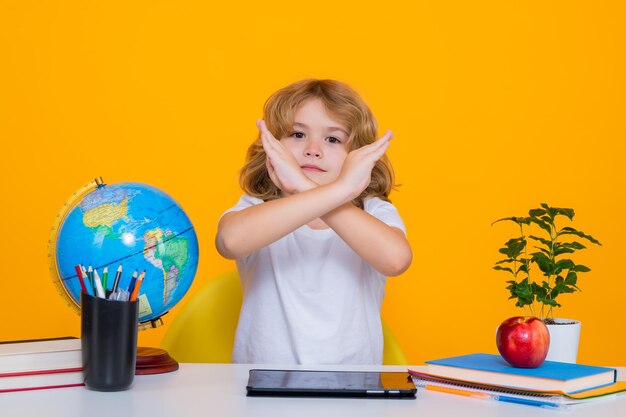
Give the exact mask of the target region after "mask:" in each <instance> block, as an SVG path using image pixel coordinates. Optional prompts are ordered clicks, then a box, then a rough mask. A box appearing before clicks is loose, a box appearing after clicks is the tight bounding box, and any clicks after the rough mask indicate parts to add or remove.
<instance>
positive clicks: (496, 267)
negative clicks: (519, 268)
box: [493, 265, 515, 275]
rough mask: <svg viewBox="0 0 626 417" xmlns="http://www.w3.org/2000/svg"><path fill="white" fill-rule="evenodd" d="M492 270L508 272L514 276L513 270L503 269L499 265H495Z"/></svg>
mask: <svg viewBox="0 0 626 417" xmlns="http://www.w3.org/2000/svg"><path fill="white" fill-rule="evenodd" d="M493 269H495V270H496V271H506V272H510V273H511V274H513V275H515V273H514V272H513V270H512V269H511V268H505V267H502V266H499V265H496V266H494V267H493Z"/></svg>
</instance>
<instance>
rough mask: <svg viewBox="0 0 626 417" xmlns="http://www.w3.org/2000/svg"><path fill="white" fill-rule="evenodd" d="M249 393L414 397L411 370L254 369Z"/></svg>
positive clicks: (249, 381) (249, 384)
mask: <svg viewBox="0 0 626 417" xmlns="http://www.w3.org/2000/svg"><path fill="white" fill-rule="evenodd" d="M246 388H247V390H248V394H249V395H291V396H293V395H304V396H311V395H317V396H352V397H354V396H356V397H414V396H415V392H416V389H415V385H414V384H413V381H412V380H411V377H410V375H409V374H408V373H407V372H369V371H300V370H297V371H296V370H277V369H252V370H250V377H249V379H248V386H247V387H246Z"/></svg>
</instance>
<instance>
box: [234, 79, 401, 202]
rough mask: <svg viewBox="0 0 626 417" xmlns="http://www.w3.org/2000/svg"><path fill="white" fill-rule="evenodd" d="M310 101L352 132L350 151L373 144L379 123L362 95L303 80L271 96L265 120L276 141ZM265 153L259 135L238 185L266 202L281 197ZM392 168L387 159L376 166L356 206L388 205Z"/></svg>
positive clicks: (342, 87) (339, 86)
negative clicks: (373, 200)
mask: <svg viewBox="0 0 626 417" xmlns="http://www.w3.org/2000/svg"><path fill="white" fill-rule="evenodd" d="M310 99H319V100H320V101H321V102H322V104H323V105H324V107H325V108H326V111H327V112H328V113H329V114H330V115H332V116H333V117H334V118H336V119H337V120H338V121H340V122H341V123H343V124H344V125H345V126H346V127H347V128H348V130H349V137H348V141H347V147H348V151H352V150H354V149H358V148H360V147H362V146H365V145H368V144H370V143H373V142H374V141H375V140H376V136H377V126H376V120H375V119H374V116H373V115H372V112H371V111H370V109H369V107H368V106H367V104H366V103H365V101H363V99H362V98H361V97H360V96H359V94H358V93H357V92H356V91H354V90H353V89H352V88H350V87H349V86H348V85H346V84H344V83H342V82H340V81H335V80H315V79H310V80H303V81H299V82H296V83H293V84H291V85H288V86H287V87H284V88H282V89H280V90H278V91H276V92H275V93H274V94H272V95H271V96H270V98H269V99H268V100H267V101H266V102H265V106H264V107H263V119H264V120H265V123H266V124H267V128H268V129H269V131H270V132H271V133H272V135H274V137H275V138H277V139H280V138H284V137H286V136H288V135H289V134H291V132H292V130H293V121H294V114H295V112H296V111H297V110H298V109H299V108H300V106H302V104H304V102H305V101H307V100H310ZM265 158H266V157H265V151H264V149H263V145H262V144H261V137H260V135H259V136H258V137H257V139H256V140H255V141H254V142H253V143H252V145H250V147H249V148H248V152H247V154H246V162H245V164H244V166H243V168H241V172H240V175H239V184H240V185H241V188H242V189H243V190H244V191H245V192H246V193H248V194H249V195H251V196H253V197H257V198H260V199H262V200H264V201H268V200H273V199H276V198H279V197H280V189H279V188H278V187H276V185H274V183H273V182H272V180H271V178H270V176H269V174H268V172H267V167H266V166H265ZM394 185H395V184H394V173H393V167H392V166H391V162H390V161H389V158H387V155H383V157H382V158H381V159H380V160H379V161H378V162H376V165H375V166H374V168H373V169H372V179H371V181H370V184H369V185H368V187H367V188H366V189H365V190H364V191H363V192H362V193H361V195H360V196H359V197H357V198H356V199H355V200H353V203H354V204H355V205H356V206H357V207H360V208H363V200H364V199H365V198H366V197H379V198H381V199H383V200H386V201H389V193H390V192H391V190H392V189H393V187H394Z"/></svg>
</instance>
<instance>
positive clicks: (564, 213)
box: [556, 208, 574, 220]
mask: <svg viewBox="0 0 626 417" xmlns="http://www.w3.org/2000/svg"><path fill="white" fill-rule="evenodd" d="M556 212H557V213H558V214H560V215H562V216H565V217H567V218H568V219H570V220H573V219H574V209H570V208H557V209H556Z"/></svg>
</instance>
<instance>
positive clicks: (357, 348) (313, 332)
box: [224, 194, 406, 365]
mask: <svg viewBox="0 0 626 417" xmlns="http://www.w3.org/2000/svg"><path fill="white" fill-rule="evenodd" d="M262 203H263V200H260V199H258V198H255V197H251V196H249V195H247V194H246V195H243V196H242V197H241V198H240V199H239V202H238V203H237V205H235V206H234V207H233V208H231V209H229V210H227V211H226V212H225V213H224V214H226V213H228V212H231V211H239V210H243V209H245V208H247V207H250V206H253V205H256V204H262ZM364 208H365V211H366V212H368V213H370V214H371V215H373V216H374V217H376V218H378V219H380V220H381V221H383V222H384V223H386V224H387V225H389V226H393V227H397V228H398V229H400V230H402V231H403V232H404V233H405V234H406V230H405V228H404V223H403V222H402V219H401V218H400V215H399V214H398V211H397V210H396V208H395V207H394V206H393V205H392V204H391V203H388V202H386V201H383V200H381V199H379V198H370V199H366V200H365V202H364ZM237 268H238V270H239V275H240V277H241V283H242V287H243V295H244V299H243V305H242V307H241V313H240V316H239V324H238V327H237V333H236V335H235V347H234V350H233V362H234V363H257V364H259V363H264V364H368V365H369V364H373V365H377V364H381V363H382V355H383V335H382V326H381V321H380V307H381V304H382V300H383V297H384V295H385V282H386V279H387V278H386V277H385V276H384V275H382V274H380V273H379V272H378V271H376V270H375V269H374V268H373V267H372V266H370V265H369V264H368V263H367V262H366V261H364V260H363V259H362V258H361V257H360V256H359V255H357V254H356V253H355V252H354V251H353V250H352V249H351V248H350V247H349V246H348V245H347V244H346V243H345V242H344V241H343V240H342V239H341V238H340V237H339V235H337V234H336V233H335V232H334V230H332V229H330V228H328V229H322V230H315V229H311V228H310V227H309V226H307V225H304V226H302V227H300V228H298V229H296V230H295V231H293V232H292V233H290V234H288V235H287V236H285V237H283V238H281V239H279V240H277V241H276V242H274V243H272V244H270V245H268V246H266V247H264V248H262V249H260V250H258V251H256V252H254V253H252V254H250V255H248V256H246V257H244V258H241V259H238V260H237Z"/></svg>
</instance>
